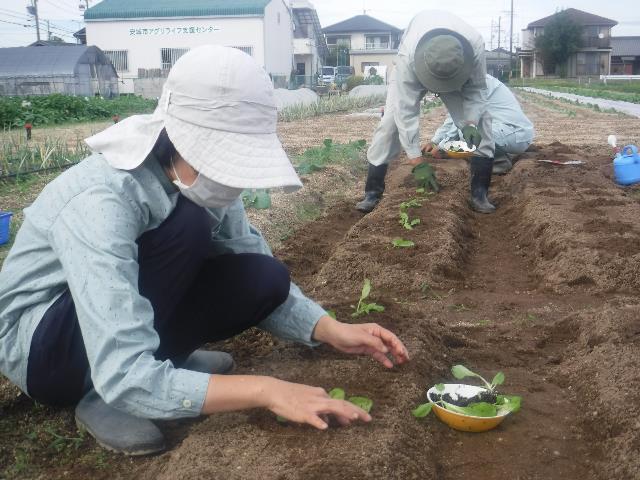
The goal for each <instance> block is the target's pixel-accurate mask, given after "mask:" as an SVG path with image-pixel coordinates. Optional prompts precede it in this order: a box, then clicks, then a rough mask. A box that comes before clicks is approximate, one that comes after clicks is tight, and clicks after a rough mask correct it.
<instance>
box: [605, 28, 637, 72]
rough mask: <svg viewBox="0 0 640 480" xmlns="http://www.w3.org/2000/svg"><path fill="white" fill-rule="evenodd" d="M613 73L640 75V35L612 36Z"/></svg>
mask: <svg viewBox="0 0 640 480" xmlns="http://www.w3.org/2000/svg"><path fill="white" fill-rule="evenodd" d="M611 48H612V49H613V51H612V52H611V75H640V37H611Z"/></svg>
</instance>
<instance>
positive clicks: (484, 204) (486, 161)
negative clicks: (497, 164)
mask: <svg viewBox="0 0 640 480" xmlns="http://www.w3.org/2000/svg"><path fill="white" fill-rule="evenodd" d="M492 169H493V158H485V157H472V158H471V198H470V199H469V204H470V205H471V208H473V209H474V210H475V211H476V212H480V213H493V212H495V211H496V207H495V206H494V205H493V204H492V203H491V202H489V199H488V198H487V195H488V194H489V186H490V185H491V170H492Z"/></svg>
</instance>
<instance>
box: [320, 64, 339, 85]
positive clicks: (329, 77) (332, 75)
mask: <svg viewBox="0 0 640 480" xmlns="http://www.w3.org/2000/svg"><path fill="white" fill-rule="evenodd" d="M335 81H336V67H322V70H321V73H320V83H324V84H331V83H333V82H335Z"/></svg>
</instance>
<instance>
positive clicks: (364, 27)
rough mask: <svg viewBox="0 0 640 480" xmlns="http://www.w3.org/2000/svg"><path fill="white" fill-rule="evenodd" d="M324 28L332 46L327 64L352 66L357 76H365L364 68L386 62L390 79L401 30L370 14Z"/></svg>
mask: <svg viewBox="0 0 640 480" xmlns="http://www.w3.org/2000/svg"><path fill="white" fill-rule="evenodd" d="M322 31H323V32H324V34H325V37H326V39H327V46H328V47H329V57H328V59H330V60H331V61H327V64H328V65H338V66H339V65H350V66H352V67H354V70H355V73H356V75H362V74H363V73H364V69H365V67H368V66H376V67H377V66H380V65H385V66H386V67H387V78H389V74H390V73H391V71H392V70H393V60H394V58H395V56H396V55H397V54H398V45H399V44H400V38H401V36H402V30H401V29H399V28H397V27H394V26H393V25H389V24H388V23H384V22H382V21H380V20H378V19H376V18H373V17H371V16H369V15H356V16H355V17H352V18H349V19H347V20H344V21H342V22H339V23H336V24H335V25H331V26H329V27H325V28H324V29H323V30H322Z"/></svg>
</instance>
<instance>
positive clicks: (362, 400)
mask: <svg viewBox="0 0 640 480" xmlns="http://www.w3.org/2000/svg"><path fill="white" fill-rule="evenodd" d="M348 401H349V402H350V403H353V404H354V405H355V406H357V407H360V408H361V409H362V410H364V411H365V412H367V413H369V412H371V407H373V400H371V399H370V398H367V397H349V400H348Z"/></svg>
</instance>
